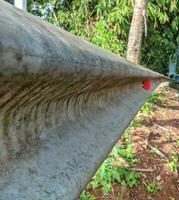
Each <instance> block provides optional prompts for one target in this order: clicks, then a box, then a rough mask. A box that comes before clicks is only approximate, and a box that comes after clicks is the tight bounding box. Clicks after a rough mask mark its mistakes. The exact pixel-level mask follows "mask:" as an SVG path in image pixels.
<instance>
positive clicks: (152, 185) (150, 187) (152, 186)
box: [145, 180, 161, 195]
mask: <svg viewBox="0 0 179 200" xmlns="http://www.w3.org/2000/svg"><path fill="white" fill-rule="evenodd" d="M145 185H146V189H147V191H148V192H149V193H151V194H155V195H156V194H157V193H158V192H160V189H161V188H160V187H159V185H158V184H157V182H156V181H155V180H153V181H151V182H148V183H146V184H145Z"/></svg>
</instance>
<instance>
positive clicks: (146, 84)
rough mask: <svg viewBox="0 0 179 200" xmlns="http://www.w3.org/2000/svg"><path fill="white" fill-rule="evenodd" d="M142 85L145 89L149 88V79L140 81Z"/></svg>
mask: <svg viewBox="0 0 179 200" xmlns="http://www.w3.org/2000/svg"><path fill="white" fill-rule="evenodd" d="M142 87H143V88H144V89H145V90H150V88H151V80H145V81H143V82H142Z"/></svg>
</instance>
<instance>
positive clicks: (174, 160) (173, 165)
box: [166, 152, 179, 172]
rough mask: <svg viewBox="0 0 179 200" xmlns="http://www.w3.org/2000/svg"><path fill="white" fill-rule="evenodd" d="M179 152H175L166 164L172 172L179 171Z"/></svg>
mask: <svg viewBox="0 0 179 200" xmlns="http://www.w3.org/2000/svg"><path fill="white" fill-rule="evenodd" d="M178 163H179V154H178V153H176V152H174V153H172V155H171V159H170V160H167V161H166V166H167V167H168V168H169V169H170V171H172V172H177V168H178V167H179V164H178Z"/></svg>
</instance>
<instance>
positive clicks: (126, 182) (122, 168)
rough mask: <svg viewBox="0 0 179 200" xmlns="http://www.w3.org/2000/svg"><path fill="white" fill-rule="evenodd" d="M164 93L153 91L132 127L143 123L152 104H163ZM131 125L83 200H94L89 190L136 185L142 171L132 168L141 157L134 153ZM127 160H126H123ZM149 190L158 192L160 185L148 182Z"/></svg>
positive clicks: (99, 170)
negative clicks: (114, 185) (116, 185)
mask: <svg viewBox="0 0 179 200" xmlns="http://www.w3.org/2000/svg"><path fill="white" fill-rule="evenodd" d="M163 97H164V95H163V94H162V93H153V94H152V95H150V96H149V98H148V100H147V101H146V102H145V104H144V105H143V106H142V108H141V110H140V112H139V114H138V115H137V117H135V119H134V120H133V121H132V122H131V125H130V127H139V126H141V125H142V122H141V117H143V116H148V115H149V114H151V113H152V104H162V103H163ZM130 127H129V128H128V129H127V130H126V131H125V133H124V134H123V136H122V138H121V140H122V145H119V144H116V145H115V147H114V148H113V150H112V152H111V153H110V154H109V156H108V158H107V159H106V160H105V161H104V162H103V164H102V165H101V166H100V168H99V169H98V171H97V172H96V174H95V176H94V177H93V178H92V180H91V182H90V183H89V184H88V186H87V189H86V191H83V192H82V193H81V196H80V199H81V200H87V199H88V200H94V199H95V198H94V196H93V195H92V194H90V192H89V191H92V190H95V189H100V190H102V192H103V194H104V195H106V194H108V193H109V192H111V191H112V189H113V188H112V187H113V183H118V184H120V185H121V187H122V189H123V190H125V188H126V187H135V186H137V185H138V183H139V180H140V177H141V175H140V173H138V172H135V171H133V170H131V169H130V168H131V167H133V166H134V165H135V164H136V163H137V162H139V159H138V158H137V157H136V156H134V155H133V153H132V143H131V141H130V131H131V130H130ZM121 160H122V161H125V162H121ZM146 187H147V191H149V192H150V193H153V194H156V193H157V192H158V191H159V186H158V185H157V183H156V182H155V181H152V182H148V183H147V184H146Z"/></svg>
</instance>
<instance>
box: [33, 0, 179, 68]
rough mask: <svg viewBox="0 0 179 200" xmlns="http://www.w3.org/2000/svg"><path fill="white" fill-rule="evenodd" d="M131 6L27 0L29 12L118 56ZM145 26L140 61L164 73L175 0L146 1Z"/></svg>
mask: <svg viewBox="0 0 179 200" xmlns="http://www.w3.org/2000/svg"><path fill="white" fill-rule="evenodd" d="M133 6H134V0H100V1H99V0H61V1H60V0H39V1H32V0H31V1H29V11H30V12H32V13H34V14H36V15H39V16H41V17H42V18H43V19H46V20H48V21H49V22H51V23H53V24H55V25H58V26H61V27H63V28H64V29H66V30H68V31H70V32H72V33H74V34H75V35H78V36H80V37H83V38H85V39H87V40H89V41H91V42H93V43H94V44H96V45H98V46H101V47H103V48H106V49H109V50H111V51H112V52H114V53H117V54H120V55H122V56H125V55H126V48H127V39H128V33H129V27H130V22H131V18H132V12H133ZM147 28H148V33H147V37H144V40H143V46H142V61H141V62H142V64H143V65H145V66H148V67H150V68H152V69H154V70H155V71H158V72H165V71H166V70H167V65H168V60H169V56H170V55H171V54H173V53H174V52H175V49H176V47H177V41H178V43H179V0H149V2H148V7H147Z"/></svg>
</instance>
